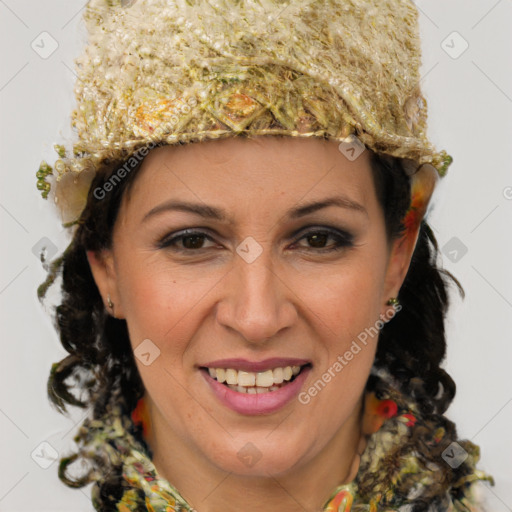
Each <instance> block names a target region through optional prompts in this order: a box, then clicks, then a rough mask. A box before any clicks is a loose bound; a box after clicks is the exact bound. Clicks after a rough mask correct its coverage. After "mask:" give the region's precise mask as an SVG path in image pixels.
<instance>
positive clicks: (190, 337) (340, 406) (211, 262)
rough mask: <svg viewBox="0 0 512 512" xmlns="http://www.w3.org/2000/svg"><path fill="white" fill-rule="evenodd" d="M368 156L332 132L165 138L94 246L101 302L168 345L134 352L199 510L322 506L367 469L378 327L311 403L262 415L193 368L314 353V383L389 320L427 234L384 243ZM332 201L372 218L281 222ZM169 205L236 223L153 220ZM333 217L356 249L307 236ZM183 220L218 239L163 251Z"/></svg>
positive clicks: (158, 438) (332, 209) (134, 338)
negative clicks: (370, 381)
mask: <svg viewBox="0 0 512 512" xmlns="http://www.w3.org/2000/svg"><path fill="white" fill-rule="evenodd" d="M369 156H370V155H369V152H368V151H364V152H363V153H362V154H361V156H359V157H358V158H357V159H356V160H354V161H349V160H348V159H347V158H345V156H344V155H343V154H342V153H341V152H340V151H339V150H338V144H337V143H336V142H333V141H326V140H322V139H317V138H312V139H298V138H284V139H283V138H277V137H258V138H253V139H249V140H247V139H242V138H238V137H237V138H235V137H233V138H228V139H222V140H215V141H207V142H201V143H195V144H187V145H184V146H177V147H170V146H166V147H161V148H157V149H155V150H152V151H151V152H150V154H149V155H148V156H147V157H146V159H145V161H144V163H143V165H142V168H141V170H140V173H139V175H138V176H137V177H136V179H135V181H134V183H133V188H132V189H131V190H130V191H129V193H128V194H125V196H124V197H123V201H122V203H121V208H120V212H119V216H118V219H117V221H116V224H115V227H114V236H113V244H112V248H111V249H109V250H104V251H102V252H101V253H93V252H89V253H88V258H89V263H90V266H91V269H92V272H93V275H94V278H95V280H96V283H97V285H98V288H99V290H100V293H101V295H102V296H103V297H104V299H105V304H106V302H107V294H110V297H111V300H112V302H113V303H114V305H115V306H114V313H113V314H114V315H115V316H116V317H117V318H124V319H126V322H127V325H128V330H129V334H130V340H131V343H132V347H133V348H134V349H135V348H136V347H137V346H138V345H139V344H140V343H141V342H142V341H143V340H146V339H150V340H151V341H152V343H154V344H155V345H156V346H158V348H159V350H160V355H159V357H157V358H156V359H155V360H154V361H153V362H152V363H151V364H150V365H148V366H146V365H144V364H142V363H141V362H140V361H139V360H138V359H136V361H137V366H138V369H139V372H140V374H141V377H142V380H143V382H144V385H145V388H146V395H145V399H146V402H147V405H148V409H149V415H150V418H151V432H150V435H149V438H148V442H149V444H150V447H151V449H152V451H153V453H154V459H153V462H154V463H155V466H156V468H157V470H158V471H159V473H160V474H161V475H162V476H163V477H164V478H166V479H167V480H168V481H170V482H171V483H172V484H173V485H174V486H175V487H176V488H177V489H178V490H179V491H180V493H181V494H182V495H183V496H184V497H185V498H186V499H187V501H188V502H189V503H190V504H191V505H192V506H193V507H194V508H195V509H196V510H198V511H199V512H218V511H219V510H223V511H224V512H230V511H240V510H244V511H245V512H251V511H256V510H258V511H259V510H267V511H270V512H271V511H276V512H277V511H279V512H287V511H290V512H291V511H294V512H295V511H296V510H307V511H312V512H313V511H315V512H317V511H318V510H321V508H322V506H323V505H324V503H325V501H326V500H327V499H328V498H329V496H330V494H331V493H332V491H333V490H334V488H335V487H336V486H338V485H340V484H342V483H346V482H349V481H351V480H352V479H353V478H354V477H355V475H356V473H357V470H358V465H359V456H358V453H361V452H362V450H363V449H364V446H365V442H366V439H367V436H368V435H369V434H370V432H365V430H364V428H363V426H362V413H363V404H364V401H363V400H364V386H365V384H366V380H367V378H368V375H369V373H370V369H371V366H372V363H373V360H374V356H375V350H376V346H377V337H374V338H369V342H368V343H367V345H366V346H363V345H361V347H362V350H361V351H360V352H358V353H357V355H355V356H354V357H353V359H352V360H351V361H350V362H348V363H347V365H346V366H344V368H343V370H342V371H340V372H338V373H336V374H335V377H334V378H332V380H331V381H330V382H329V383H328V384H327V385H326V386H325V387H324V388H323V389H322V390H321V392H319V393H318V394H317V395H316V396H315V397H313V398H311V401H310V402H309V403H308V404H307V405H304V404H302V403H300V402H299V401H298V400H296V399H294V400H292V401H291V402H290V403H288V404H287V405H286V406H285V407H283V408H282V409H280V410H278V411H276V412H274V413H271V414H265V415H261V416H249V415H242V414H239V413H236V412H234V411H232V410H230V409H229V408H227V407H225V406H224V405H222V404H221V402H219V400H218V399H217V398H216V396H215V395H214V394H213V393H212V391H211V389H210V387H209V385H208V384H207V383H206V381H205V379H204V378H203V376H202V375H201V373H200V371H199V370H198V365H201V364H204V363H207V362H209V361H214V360H216V359H221V358H227V357H239V358H244V359H248V360H251V361H261V360H263V359H266V358H269V357H299V358H304V359H307V360H310V361H311V362H312V370H311V372H310V374H309V376H308V378H307V381H306V383H305V386H304V388H303V390H307V389H308V388H309V387H310V386H311V385H312V384H313V383H314V382H315V381H317V380H318V379H319V378H321V376H322V374H323V373H325V372H326V371H327V369H328V368H329V367H332V365H333V363H334V362H335V361H336V360H337V358H338V356H340V355H341V356H343V354H345V352H346V351H347V350H349V348H350V346H351V343H352V342H353V340H354V339H356V337H357V335H358V334H359V333H361V332H363V331H364V330H365V328H369V327H371V326H373V325H375V322H376V321H377V320H378V319H379V317H380V315H386V314H387V315H388V316H387V318H389V313H390V309H391V307H390V306H387V305H386V302H387V300H388V299H389V298H390V297H396V296H397V295H398V291H399V289H400V286H401V285H402V282H403V280H404V278H405V275H406V272H407V269H408V267H409V264H410V259H411V255H412V252H413V249H414V246H415V243H416V240H417V235H418V231H417V230H410V231H409V232H408V233H407V234H406V235H405V236H404V237H403V238H402V239H399V240H395V241H390V240H388V239H387V238H386V233H385V225H384V216H383V211H382V209H381V207H380V205H379V204H378V201H377V198H376V194H375V187H374V182H373V177H372V174H371V168H370V161H369ZM333 195H343V196H344V197H346V198H348V199H350V200H351V201H353V202H357V203H358V204H360V205H361V206H363V207H364V210H365V212H361V211H357V210H354V209H349V208H341V207H338V206H329V207H327V208H323V209H320V210H318V211H316V212H313V213H310V214H309V215H307V216H304V217H302V218H297V219H294V220H290V219H287V218H286V217H285V212H286V211H287V210H288V209H290V208H296V207H298V206H300V205H304V204H305V203H309V202H312V201H319V200H323V199H325V198H327V197H330V196H333ZM171 199H176V200H184V201H192V202H196V203H199V204H208V205H213V206H216V207H220V208H223V209H225V210H226V212H227V214H228V215H229V217H230V218H231V219H232V222H231V223H223V222H221V221H218V220H214V219H210V218H203V217H200V216H198V215H195V214H192V213H187V212H178V211H170V210H166V211H161V212H160V213H155V214H153V215H150V216H149V217H147V218H146V219H145V220H144V217H145V216H146V215H147V214H148V212H150V211H151V210H152V209H154V208H155V207H157V206H159V205H161V204H163V203H165V202H167V201H169V200H171ZM326 227H331V228H334V229H339V230H341V231H345V232H348V233H350V234H352V235H353V245H347V246H344V247H342V248H341V249H340V250H338V251H331V252H325V248H332V247H334V246H335V243H336V240H335V239H333V238H331V237H330V236H329V238H323V239H322V237H320V240H319V241H316V245H315V238H314V237H312V236H311V235H314V234H315V233H316V234H318V230H319V229H320V228H324V229H325V228H326ZM186 228H188V229H195V230H197V231H201V232H204V233H206V234H207V235H208V236H210V237H211V240H210V239H208V238H202V239H199V241H198V240H197V239H196V240H195V242H194V240H191V239H190V238H189V239H188V240H184V239H181V240H178V241H177V243H176V247H177V248H181V249H182V250H183V252H181V253H180V252H177V251H176V250H174V251H173V250H172V247H166V248H165V247H164V248H162V247H159V245H158V241H159V240H161V239H162V238H164V237H166V236H167V235H169V234H173V233H176V234H177V233H178V232H179V231H182V230H183V229H186ZM307 234H309V235H310V236H306V235H307ZM246 237H252V238H253V239H255V240H256V241H257V243H258V244H259V245H260V246H261V249H262V253H261V254H260V255H259V256H258V257H257V258H256V259H255V260H254V261H252V262H251V263H248V262H247V261H245V260H244V259H243V258H241V257H240V256H239V255H238V253H237V252H236V248H237V246H239V244H241V243H242V242H243V241H244V240H245V239H246ZM168 238H169V237H168ZM187 242H188V244H189V245H188V246H184V243H187ZM194 243H195V244H196V245H194ZM201 244H202V245H201ZM186 247H192V248H191V249H187V248H186ZM194 247H199V249H195V248H194ZM201 247H202V248H201ZM322 249H323V250H324V252H322ZM185 251H188V252H185ZM194 251H195V252H194ZM247 443H252V445H254V447H256V449H257V451H258V453H259V454H260V455H261V458H260V459H259V461H258V462H257V463H256V464H254V465H252V466H250V467H249V466H247V465H245V464H244V463H243V462H242V461H241V460H240V459H239V457H238V456H237V454H238V452H239V451H240V450H241V449H242V448H243V447H244V446H246V445H247ZM301 507H302V508H301Z"/></svg>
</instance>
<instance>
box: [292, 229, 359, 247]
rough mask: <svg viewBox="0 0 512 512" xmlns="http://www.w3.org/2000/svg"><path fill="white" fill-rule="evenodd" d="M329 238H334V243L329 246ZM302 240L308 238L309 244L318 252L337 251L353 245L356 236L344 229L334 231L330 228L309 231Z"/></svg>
mask: <svg viewBox="0 0 512 512" xmlns="http://www.w3.org/2000/svg"><path fill="white" fill-rule="evenodd" d="M329 239H332V240H334V244H331V246H330V247H329V246H327V245H326V244H327V241H328V240H329ZM300 240H307V242H308V244H309V246H310V247H311V248H312V249H317V250H318V252H330V251H337V250H340V249H343V248H346V247H352V246H353V245H354V237H353V235H351V234H350V233H347V232H342V231H337V230H336V231H333V230H330V229H321V230H320V229H318V230H314V231H309V232H308V233H306V234H305V235H304V236H302V237H301V238H300V239H299V241H300Z"/></svg>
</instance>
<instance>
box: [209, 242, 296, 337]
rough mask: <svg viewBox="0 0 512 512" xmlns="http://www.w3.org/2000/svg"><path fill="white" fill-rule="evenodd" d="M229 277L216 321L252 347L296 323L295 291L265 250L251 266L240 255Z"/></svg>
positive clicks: (227, 277) (280, 268)
mask: <svg viewBox="0 0 512 512" xmlns="http://www.w3.org/2000/svg"><path fill="white" fill-rule="evenodd" d="M233 265H234V268H233V269H232V271H231V272H229V273H228V275H227V276H226V281H225V289H224V294H223V297H222V300H221V301H220V302H219V304H218V307H217V321H218V322H219V323H220V324H221V325H222V326H224V327H225V328H228V329H229V330H232V331H235V332H236V333H238V334H239V335H240V336H241V337H242V338H243V339H245V340H246V341H247V342H249V343H252V344H258V343H262V342H264V341H266V340H269V339H273V338H275V337H276V336H277V335H278V334H279V333H280V332H281V331H284V330H286V328H287V327H290V326H292V325H293V324H294V322H295V321H296V319H297V310H296V308H295V306H294V301H293V297H295V295H294V294H293V291H292V290H291V288H290V286H289V283H287V282H286V281H287V280H288V279H286V276H285V275H284V271H283V270H282V267H280V266H279V267H278V266H276V265H274V264H273V262H272V255H271V254H270V251H269V249H265V250H264V251H263V252H262V254H260V256H258V258H256V259H255V260H254V261H252V262H251V263H248V262H247V261H245V260H244V259H243V258H242V257H239V256H238V255H237V256H236V258H235V262H234V263H233Z"/></svg>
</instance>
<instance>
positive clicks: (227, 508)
mask: <svg viewBox="0 0 512 512" xmlns="http://www.w3.org/2000/svg"><path fill="white" fill-rule="evenodd" d="M148 405H149V410H150V416H151V421H152V423H151V424H152V428H151V431H150V435H149V436H148V439H147V441H148V444H149V446H150V448H151V450H152V452H153V464H154V466H155V468H156V470H157V472H158V473H159V475H160V476H161V477H163V478H165V479H166V480H167V481H168V482H169V483H171V485H172V486H173V487H175V488H176V489H177V490H178V491H179V493H180V494H181V495H182V496H183V497H184V498H185V499H186V500H187V502H188V503H189V505H190V506H191V507H193V508H194V510H196V511H197V512H218V511H219V510H222V511H223V512H239V511H240V510H243V511H244V512H257V511H258V512H259V511H261V510H265V511H267V512H296V511H297V510H304V511H307V512H318V511H320V510H322V507H323V506H324V505H325V502H326V501H327V499H328V498H329V497H330V495H331V494H332V492H333V491H334V489H335V488H336V487H337V486H339V485H342V484H345V483H349V482H351V481H352V480H353V479H354V478H355V477H356V475H357V471H358V469H359V461H360V454H361V453H362V452H363V450H364V447H365V445H366V437H365V436H364V434H363V432H362V427H361V424H362V412H363V411H362V405H363V401H362V398H361V400H360V401H359V402H358V404H357V406H356V408H355V410H354V413H353V414H352V415H351V416H350V417H349V419H348V420H347V422H346V423H345V424H344V425H343V427H342V428H341V429H340V430H339V431H338V432H337V433H336V435H335V436H334V437H333V438H332V439H331V440H330V441H329V442H328V443H327V444H326V445H325V446H324V448H323V449H322V450H321V451H320V452H319V453H317V454H316V455H315V456H314V457H313V458H312V459H308V461H307V462H306V463H304V464H300V463H298V464H296V465H295V466H294V467H292V468H290V469H289V470H288V471H287V472H286V473H283V474H280V475H270V474H269V475H268V476H247V475H238V474H235V473H232V472H227V471H223V470H222V469H220V468H219V467H218V466H215V465H214V464H212V462H211V461H209V459H207V458H205V457H204V456H203V455H202V454H198V453H197V452H196V451H194V450H192V449H191V447H189V446H187V445H185V444H184V443H183V441H182V440H181V439H179V438H178V437H177V436H175V435H173V433H172V432H170V430H169V429H166V428H165V423H163V422H162V421H161V420H162V418H159V417H158V416H159V415H158V410H157V408H156V407H155V406H154V405H153V404H151V402H150V400H149V397H148ZM159 420H160V421H159ZM177 461H179V462H177Z"/></svg>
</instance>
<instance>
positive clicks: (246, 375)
mask: <svg viewBox="0 0 512 512" xmlns="http://www.w3.org/2000/svg"><path fill="white" fill-rule="evenodd" d="M311 366H312V365H311V363H306V364H303V365H289V366H278V367H275V368H268V369H266V370H263V371H257V372H252V371H245V370H237V369H236V368H222V367H206V366H202V367H200V369H201V371H203V372H207V373H208V374H209V376H210V377H211V378H212V379H214V380H215V381H217V382H218V383H220V384H222V385H223V386H225V387H227V388H229V389H231V390H232V391H236V392H238V393H245V394H249V395H250V394H264V393H272V392H274V391H278V390H280V389H282V388H284V387H286V386H288V385H289V384H290V383H292V382H293V381H294V380H295V379H296V378H297V377H299V375H301V374H302V372H304V370H306V369H309V368H311Z"/></svg>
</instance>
